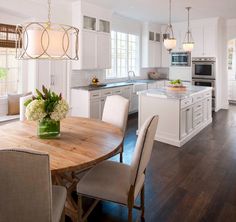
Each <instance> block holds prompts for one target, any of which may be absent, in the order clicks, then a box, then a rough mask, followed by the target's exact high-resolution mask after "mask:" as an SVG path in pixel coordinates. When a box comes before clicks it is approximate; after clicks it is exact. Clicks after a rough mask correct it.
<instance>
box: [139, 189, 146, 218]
mask: <svg viewBox="0 0 236 222" xmlns="http://www.w3.org/2000/svg"><path fill="white" fill-rule="evenodd" d="M140 202H141V220H142V221H144V210H145V205H144V203H145V201H144V185H143V188H142V189H141V194H140Z"/></svg>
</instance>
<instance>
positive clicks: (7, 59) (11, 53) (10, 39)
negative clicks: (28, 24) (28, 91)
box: [0, 24, 21, 96]
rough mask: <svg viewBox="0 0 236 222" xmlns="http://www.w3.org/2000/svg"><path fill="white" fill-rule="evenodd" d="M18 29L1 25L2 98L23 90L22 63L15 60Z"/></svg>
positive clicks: (0, 64)
mask: <svg viewBox="0 0 236 222" xmlns="http://www.w3.org/2000/svg"><path fill="white" fill-rule="evenodd" d="M16 37H17V34H16V27H15V26H12V25H5V24H0V96H4V95H7V94H8V93H18V92H19V91H20V88H21V84H20V83H21V81H20V80H21V67H20V62H19V61H18V60H17V59H16V58H15V56H16V51H15V40H16Z"/></svg>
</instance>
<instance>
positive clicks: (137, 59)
mask: <svg viewBox="0 0 236 222" xmlns="http://www.w3.org/2000/svg"><path fill="white" fill-rule="evenodd" d="M113 33H114V34H115V75H114V74H113V75H111V72H112V71H113V70H114V69H113V67H112V68H111V69H108V70H106V79H107V80H112V79H124V78H125V79H127V78H128V71H134V72H135V74H136V76H140V68H141V67H140V48H141V47H140V35H137V34H132V33H127V32H119V31H112V32H111V35H112V34H113ZM118 33H120V34H125V35H126V37H125V38H126V39H125V42H126V43H125V44H126V46H125V48H126V52H125V54H126V56H125V57H126V64H125V69H126V71H125V73H126V75H120V73H118V59H117V57H118V50H117V42H118V40H117V35H118ZM131 36H134V37H135V38H136V42H135V43H136V50H135V63H136V65H135V66H136V67H135V70H133V69H132V70H130V69H129V67H130V54H132V52H133V51H131V53H130V51H129V44H131V43H132V41H130V40H129V38H130V37H131ZM111 37H112V36H111ZM112 41H113V39H112ZM111 48H112V50H113V46H111ZM131 58H132V56H131ZM111 60H112V61H113V52H112V53H111ZM131 64H132V62H131ZM112 65H113V62H112Z"/></svg>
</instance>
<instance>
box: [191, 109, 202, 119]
mask: <svg viewBox="0 0 236 222" xmlns="http://www.w3.org/2000/svg"><path fill="white" fill-rule="evenodd" d="M200 117H202V109H199V110H198V111H196V112H194V113H193V121H195V120H197V119H199V118H200Z"/></svg>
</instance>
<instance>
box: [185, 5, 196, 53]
mask: <svg viewBox="0 0 236 222" xmlns="http://www.w3.org/2000/svg"><path fill="white" fill-rule="evenodd" d="M186 9H187V11H188V30H187V32H186V35H185V38H184V42H183V50H184V51H186V52H192V50H193V47H194V41H193V36H192V33H191V31H190V25H189V11H190V9H191V7H186Z"/></svg>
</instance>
